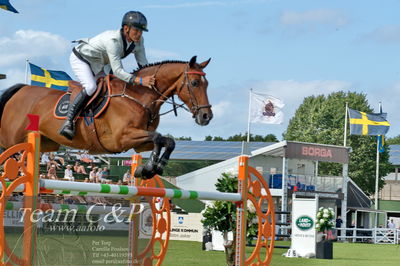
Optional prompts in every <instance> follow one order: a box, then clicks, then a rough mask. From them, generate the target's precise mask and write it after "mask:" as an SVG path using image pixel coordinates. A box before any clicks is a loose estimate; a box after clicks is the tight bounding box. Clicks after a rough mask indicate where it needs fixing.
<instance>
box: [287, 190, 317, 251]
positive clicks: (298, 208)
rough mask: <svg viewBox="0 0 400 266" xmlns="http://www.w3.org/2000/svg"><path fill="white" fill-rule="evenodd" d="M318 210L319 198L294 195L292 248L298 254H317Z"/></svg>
mask: <svg viewBox="0 0 400 266" xmlns="http://www.w3.org/2000/svg"><path fill="white" fill-rule="evenodd" d="M317 210H318V198H296V197H295V195H293V205H292V245H291V249H292V250H294V251H295V253H296V256H299V257H313V256H315V247H316V230H315V216H316V214H317Z"/></svg>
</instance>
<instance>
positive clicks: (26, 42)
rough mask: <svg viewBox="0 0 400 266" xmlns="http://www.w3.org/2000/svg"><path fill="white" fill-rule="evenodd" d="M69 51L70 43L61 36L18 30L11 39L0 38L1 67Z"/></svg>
mask: <svg viewBox="0 0 400 266" xmlns="http://www.w3.org/2000/svg"><path fill="white" fill-rule="evenodd" d="M69 50H70V45H69V42H68V41H67V40H66V39H64V38H63V37H61V36H60V35H56V34H52V33H49V32H43V31H33V30H18V31H17V32H15V33H14V34H13V35H12V36H10V37H1V38H0V58H1V61H0V66H2V67H5V66H12V65H16V64H18V63H20V62H25V59H36V58H39V57H52V56H59V55H64V54H65V53H66V52H68V51H69Z"/></svg>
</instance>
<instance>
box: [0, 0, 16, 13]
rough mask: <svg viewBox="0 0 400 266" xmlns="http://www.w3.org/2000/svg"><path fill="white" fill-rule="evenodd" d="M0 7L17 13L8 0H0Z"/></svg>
mask: <svg viewBox="0 0 400 266" xmlns="http://www.w3.org/2000/svg"><path fill="white" fill-rule="evenodd" d="M0 8H2V9H4V10H8V11H11V12H14V13H18V11H17V10H16V9H15V8H14V7H13V6H12V5H11V4H10V1H9V0H0Z"/></svg>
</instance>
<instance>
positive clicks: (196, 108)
mask: <svg viewBox="0 0 400 266" xmlns="http://www.w3.org/2000/svg"><path fill="white" fill-rule="evenodd" d="M161 66H162V64H160V65H158V67H157V69H156V71H155V72H154V76H156V75H157V73H158V71H159V70H160V68H161ZM188 69H189V65H188V64H187V65H186V70H185V71H184V72H183V73H182V74H183V75H184V79H183V81H182V84H181V87H180V88H179V89H177V86H176V82H175V83H174V84H173V85H172V86H171V87H173V86H175V88H173V89H172V90H170V89H167V90H166V92H171V91H174V90H177V92H178V94H179V93H180V92H181V90H182V89H183V87H184V86H185V85H186V86H187V88H188V91H189V95H190V102H191V104H192V107H191V110H192V112H191V110H190V109H189V108H187V107H186V106H185V103H181V104H177V103H175V99H174V94H172V96H171V100H170V99H169V98H170V97H168V96H167V95H165V94H164V93H162V92H160V91H159V90H158V88H157V87H156V86H154V85H152V86H151V89H152V90H153V91H154V92H156V93H157V94H158V95H159V96H160V98H159V99H157V100H155V101H152V102H151V103H150V104H149V106H152V105H153V104H155V103H156V102H163V103H167V104H171V105H172V109H171V110H168V111H166V112H164V113H161V114H160V113H158V114H154V112H153V110H152V109H151V108H150V107H149V106H148V105H145V104H143V103H142V102H141V101H140V100H139V99H137V98H135V97H133V96H130V95H128V94H127V93H126V88H127V83H125V84H124V88H123V90H122V93H119V94H110V95H108V96H107V97H110V98H114V97H122V98H127V99H129V100H132V101H134V102H135V103H137V104H139V105H140V106H141V107H143V108H144V109H145V110H146V111H147V112H148V114H149V121H148V124H147V127H149V125H150V124H152V123H153V122H154V120H155V119H157V117H160V116H163V115H166V114H168V113H170V112H172V111H173V112H174V113H175V116H177V109H178V108H182V109H184V110H185V111H187V112H189V113H192V114H193V117H194V116H195V115H196V114H197V113H198V112H199V111H200V110H201V109H202V108H210V107H211V105H198V104H197V99H196V97H195V96H194V93H193V89H192V88H191V85H190V82H189V77H188V74H195V75H200V76H205V75H206V73H204V72H200V71H188ZM106 79H107V80H106V81H107V86H109V87H110V76H107V77H106ZM178 81H179V79H178ZM110 91H111V90H110Z"/></svg>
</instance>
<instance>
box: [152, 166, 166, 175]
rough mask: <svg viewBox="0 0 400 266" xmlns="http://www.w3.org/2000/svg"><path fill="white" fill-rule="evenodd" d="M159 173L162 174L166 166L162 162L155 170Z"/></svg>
mask: <svg viewBox="0 0 400 266" xmlns="http://www.w3.org/2000/svg"><path fill="white" fill-rule="evenodd" d="M154 172H155V173H156V174H157V175H162V174H163V172H164V166H163V165H161V164H157V166H156V167H155V171H154Z"/></svg>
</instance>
